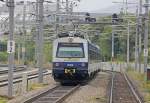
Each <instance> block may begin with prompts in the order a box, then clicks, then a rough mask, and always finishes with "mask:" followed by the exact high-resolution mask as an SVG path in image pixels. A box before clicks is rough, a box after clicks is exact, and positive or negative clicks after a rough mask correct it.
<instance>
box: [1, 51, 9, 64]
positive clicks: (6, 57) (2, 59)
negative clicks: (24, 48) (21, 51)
mask: <svg viewBox="0 0 150 103" xmlns="http://www.w3.org/2000/svg"><path fill="white" fill-rule="evenodd" d="M7 60H8V53H6V52H0V62H6V61H7Z"/></svg>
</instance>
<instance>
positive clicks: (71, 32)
mask: <svg viewBox="0 0 150 103" xmlns="http://www.w3.org/2000/svg"><path fill="white" fill-rule="evenodd" d="M57 37H58V38H64V37H79V38H82V39H86V38H85V35H83V34H81V33H80V32H74V31H70V32H62V33H59V34H58V35H57Z"/></svg>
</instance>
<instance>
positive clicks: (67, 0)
mask: <svg viewBox="0 0 150 103" xmlns="http://www.w3.org/2000/svg"><path fill="white" fill-rule="evenodd" d="M66 14H67V17H66V18H67V20H66V21H67V23H68V19H69V0H66Z"/></svg>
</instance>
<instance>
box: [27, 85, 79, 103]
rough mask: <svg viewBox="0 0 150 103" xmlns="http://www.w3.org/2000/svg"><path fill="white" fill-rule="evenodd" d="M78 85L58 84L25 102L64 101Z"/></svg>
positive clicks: (58, 102) (47, 102)
mask: <svg viewBox="0 0 150 103" xmlns="http://www.w3.org/2000/svg"><path fill="white" fill-rule="evenodd" d="M79 87H80V85H77V86H60V85H59V86H56V87H54V88H52V89H50V90H48V91H46V92H45V93H42V94H39V95H38V96H35V97H33V98H31V99H29V100H27V101H25V102H24V103H62V102H63V101H64V100H65V99H66V98H67V97H68V96H69V95H70V94H71V93H73V92H75V91H76V90H77V89H78V88H79Z"/></svg>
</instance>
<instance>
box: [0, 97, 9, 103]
mask: <svg viewBox="0 0 150 103" xmlns="http://www.w3.org/2000/svg"><path fill="white" fill-rule="evenodd" d="M7 101H8V99H7V98H4V97H0V103H7Z"/></svg>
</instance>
